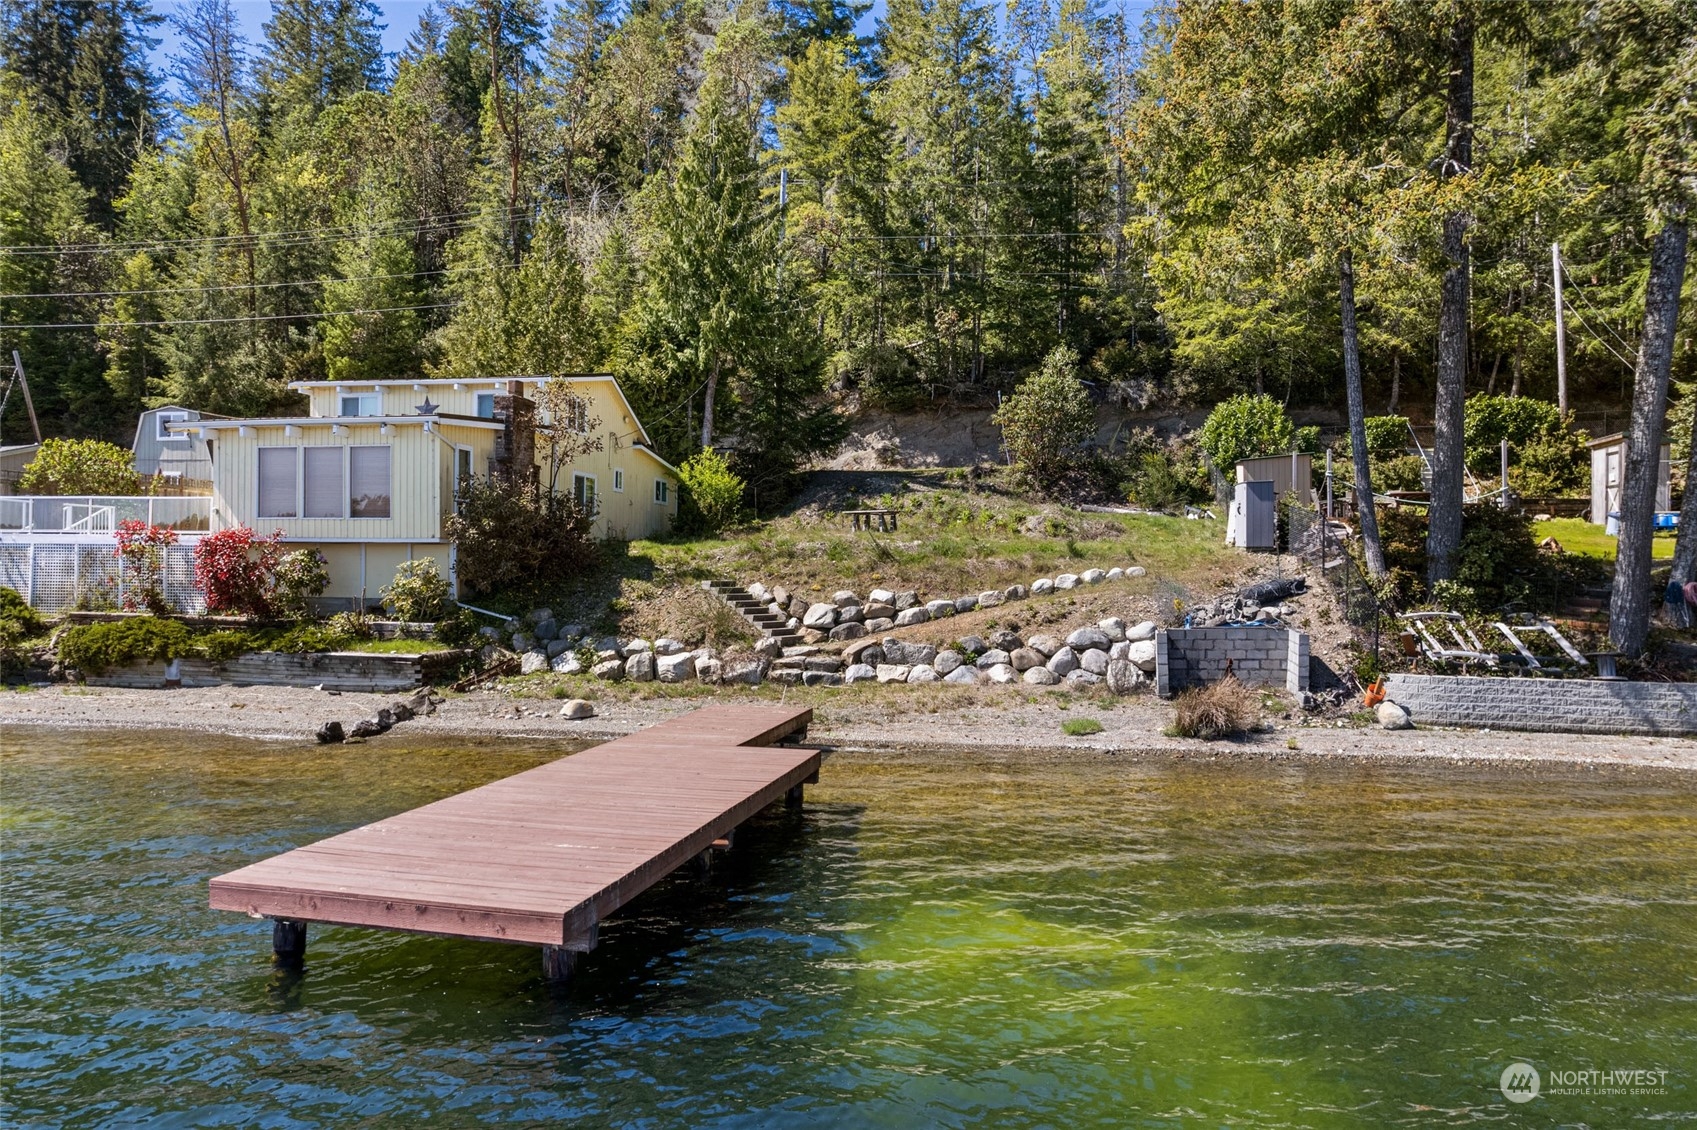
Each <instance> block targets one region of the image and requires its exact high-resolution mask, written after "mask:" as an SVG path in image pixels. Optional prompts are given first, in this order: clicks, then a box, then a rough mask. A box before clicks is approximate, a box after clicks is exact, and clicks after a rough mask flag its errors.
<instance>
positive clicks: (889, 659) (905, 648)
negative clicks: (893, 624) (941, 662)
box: [884, 636, 937, 666]
mask: <svg viewBox="0 0 1697 1130" xmlns="http://www.w3.org/2000/svg"><path fill="white" fill-rule="evenodd" d="M936 658H937V648H936V646H935V645H933V644H928V643H905V642H903V641H902V640H898V639H896V638H894V637H893V636H892V637H890V638H888V639H886V640H885V641H884V662H886V663H906V664H907V665H909V666H912V665H914V664H916V663H930V662H932V661H934V660H935V659H936Z"/></svg>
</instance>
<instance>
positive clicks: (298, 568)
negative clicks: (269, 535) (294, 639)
mask: <svg viewBox="0 0 1697 1130" xmlns="http://www.w3.org/2000/svg"><path fill="white" fill-rule="evenodd" d="M271 583H272V586H273V587H272V590H271V607H272V608H273V609H274V610H275V611H276V612H277V613H278V614H279V615H283V616H294V617H302V616H305V615H307V614H308V612H309V611H310V610H311V608H312V603H311V602H312V599H313V598H314V597H319V596H323V595H324V590H325V589H326V588H328V587H329V586H330V570H329V569H328V568H327V562H326V561H325V560H324V555H323V554H322V553H320V552H318V551H317V550H316V549H297V550H295V551H294V552H293V553H286V554H284V555H283V556H282V558H280V559H279V560H278V562H277V567H276V568H275V569H273V570H272V572H271Z"/></svg>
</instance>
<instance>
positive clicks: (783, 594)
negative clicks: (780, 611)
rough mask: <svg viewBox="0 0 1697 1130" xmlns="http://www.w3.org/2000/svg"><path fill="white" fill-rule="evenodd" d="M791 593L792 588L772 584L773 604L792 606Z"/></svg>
mask: <svg viewBox="0 0 1697 1130" xmlns="http://www.w3.org/2000/svg"><path fill="white" fill-rule="evenodd" d="M790 595H791V593H790V590H789V589H787V588H785V587H784V586H783V585H773V586H772V603H773V604H778V605H782V606H783V607H785V608H788V607H789V606H790Z"/></svg>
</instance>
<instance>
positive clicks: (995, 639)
mask: <svg viewBox="0 0 1697 1130" xmlns="http://www.w3.org/2000/svg"><path fill="white" fill-rule="evenodd" d="M990 646H991V647H999V648H1001V649H1002V650H1003V651H1006V652H1012V651H1013V650H1014V649H1015V648H1021V647H1024V646H1025V641H1024V640H1022V639H1020V638H1019V633H1018V632H1014V631H1009V630H1008V629H1007V628H998V629H996V630H995V631H993V632H991V633H990Z"/></svg>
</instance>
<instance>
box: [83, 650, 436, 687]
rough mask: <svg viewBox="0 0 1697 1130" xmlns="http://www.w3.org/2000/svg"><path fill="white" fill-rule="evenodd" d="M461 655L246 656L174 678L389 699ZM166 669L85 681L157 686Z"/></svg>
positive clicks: (142, 667) (141, 668) (200, 664)
mask: <svg viewBox="0 0 1697 1130" xmlns="http://www.w3.org/2000/svg"><path fill="white" fill-rule="evenodd" d="M465 654H466V653H465V652H457V651H439V652H431V653H429V654H428V655H372V654H370V653H367V652H358V651H329V652H312V653H308V654H304V655H295V654H290V653H286V652H278V651H261V652H252V653H250V654H248V655H240V656H237V657H236V658H234V659H231V660H228V661H226V662H224V663H213V662H211V661H209V660H205V659H180V660H178V661H177V664H178V674H179V675H180V677H181V679H182V685H183V686H185V687H216V686H223V685H225V684H229V685H232V686H238V687H253V686H259V687H316V686H318V685H320V684H322V685H323V686H324V687H326V688H327V689H330V690H338V691H367V692H372V693H377V694H390V693H393V692H396V691H404V690H411V689H412V688H413V687H417V686H421V685H422V684H423V683H425V682H426V681H432V682H433V681H435V680H436V678H437V677H438V676H440V675H441V674H443V673H444V672H445V670H446V668H447V667H448V666H451V665H452V664H453V663H455V662H457V661H458V660H459V659H460V658H461V657H462V656H463V655H465ZM165 681H166V665H165V664H164V663H158V662H149V663H136V664H132V665H130V666H128V667H115V668H113V669H111V670H109V671H106V672H104V673H102V674H99V675H90V676H88V679H87V682H88V684H89V685H90V686H95V687H134V688H139V689H143V690H152V689H155V688H158V687H163V686H164V685H165Z"/></svg>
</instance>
